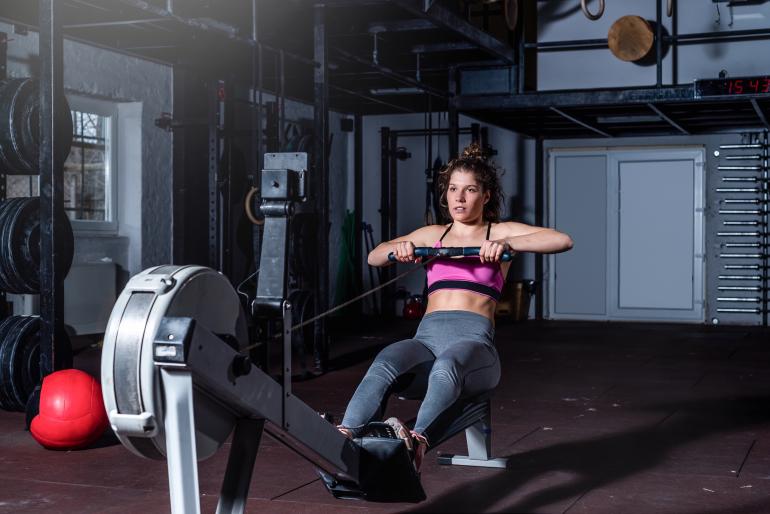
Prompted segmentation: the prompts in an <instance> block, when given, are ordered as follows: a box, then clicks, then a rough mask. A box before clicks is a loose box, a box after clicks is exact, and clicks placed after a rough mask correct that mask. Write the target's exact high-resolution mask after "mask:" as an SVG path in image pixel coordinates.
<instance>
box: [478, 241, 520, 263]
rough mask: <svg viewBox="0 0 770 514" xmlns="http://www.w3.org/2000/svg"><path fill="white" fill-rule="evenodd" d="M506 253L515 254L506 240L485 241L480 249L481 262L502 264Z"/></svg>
mask: <svg viewBox="0 0 770 514" xmlns="http://www.w3.org/2000/svg"><path fill="white" fill-rule="evenodd" d="M504 252H511V253H513V249H512V248H511V245H509V244H508V241H506V240H505V239H498V240H496V241H489V240H487V241H484V242H483V243H481V247H480V248H479V260H480V261H481V262H500V259H502V257H503V253H504Z"/></svg>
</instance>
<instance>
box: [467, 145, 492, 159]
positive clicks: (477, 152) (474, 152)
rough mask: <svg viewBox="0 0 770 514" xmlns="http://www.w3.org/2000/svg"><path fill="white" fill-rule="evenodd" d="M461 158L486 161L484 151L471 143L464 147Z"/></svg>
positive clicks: (479, 146)
mask: <svg viewBox="0 0 770 514" xmlns="http://www.w3.org/2000/svg"><path fill="white" fill-rule="evenodd" d="M463 157H464V158H466V159H481V160H486V157H487V156H486V154H485V152H484V149H483V148H481V145H480V144H478V143H476V142H473V143H471V144H469V145H468V146H467V147H465V150H463Z"/></svg>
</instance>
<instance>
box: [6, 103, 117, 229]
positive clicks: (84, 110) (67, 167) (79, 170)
mask: <svg viewBox="0 0 770 514" xmlns="http://www.w3.org/2000/svg"><path fill="white" fill-rule="evenodd" d="M67 100H68V102H69V104H70V109H71V115H72V128H73V137H72V149H71V150H70V153H69V156H68V157H67V160H66V161H65V162H64V177H63V194H64V210H65V212H66V213H67V216H68V217H69V219H70V222H71V223H72V228H73V229H74V230H76V231H87V232H91V231H95V232H105V231H111V232H115V231H116V230H117V219H116V216H115V212H116V209H115V208H116V199H117V190H116V187H115V185H116V180H115V179H116V177H115V168H116V167H115V163H116V162H117V159H116V157H117V156H116V152H115V151H114V142H115V141H116V130H115V128H116V126H117V124H116V114H117V106H116V105H115V104H113V103H111V102H107V101H101V100H94V99H90V98H82V97H76V96H68V98H67ZM6 186H7V196H8V198H12V197H19V196H36V195H38V194H39V187H38V176H37V175H9V176H7V183H6Z"/></svg>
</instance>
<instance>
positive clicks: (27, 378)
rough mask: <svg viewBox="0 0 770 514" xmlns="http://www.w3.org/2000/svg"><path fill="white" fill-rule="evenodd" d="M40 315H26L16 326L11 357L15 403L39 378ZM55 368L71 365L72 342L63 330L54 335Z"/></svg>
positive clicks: (24, 400)
mask: <svg viewBox="0 0 770 514" xmlns="http://www.w3.org/2000/svg"><path fill="white" fill-rule="evenodd" d="M40 324H41V323H40V317H38V316H29V317H27V320H26V323H25V324H24V325H23V326H21V327H20V328H19V330H18V335H17V337H16V352H15V353H14V358H13V371H12V376H13V390H14V394H15V396H16V401H17V402H18V403H19V405H22V406H26V405H27V400H29V397H30V395H31V394H32V392H33V391H34V390H35V387H36V386H37V385H38V384H39V383H40V382H41V379H42V377H41V375H40ZM54 360H55V361H56V364H55V366H54V369H55V370H60V369H67V368H70V367H72V344H71V343H70V339H69V336H68V335H67V333H66V332H65V331H64V330H61V331H60V332H58V333H57V334H56V336H55V338H54Z"/></svg>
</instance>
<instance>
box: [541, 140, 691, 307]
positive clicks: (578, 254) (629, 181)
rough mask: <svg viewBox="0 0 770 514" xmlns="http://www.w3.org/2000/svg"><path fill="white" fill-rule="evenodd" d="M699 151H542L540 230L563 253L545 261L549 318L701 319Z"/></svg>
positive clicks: (682, 149) (647, 149)
mask: <svg viewBox="0 0 770 514" xmlns="http://www.w3.org/2000/svg"><path fill="white" fill-rule="evenodd" d="M704 158H705V151H704V149H703V148H702V147H683V148H632V149H629V148H620V149H612V148H601V149H580V150H576V149H551V150H550V151H549V154H548V194H549V198H548V206H549V213H548V214H549V221H550V226H553V227H555V228H557V229H558V230H561V231H564V232H566V233H568V234H569V235H570V236H572V238H573V240H574V241H575V247H574V248H573V249H572V251H570V252H567V253H563V254H557V255H551V256H549V258H548V260H547V264H548V266H547V275H548V287H547V294H548V301H547V306H548V312H547V315H548V317H550V318H552V319H586V320H639V321H682V322H702V321H703V320H704V316H705V309H704V286H703V283H704V281H703V275H704V226H703V223H704V214H703V204H704V177H703V168H704V166H703V164H704Z"/></svg>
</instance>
